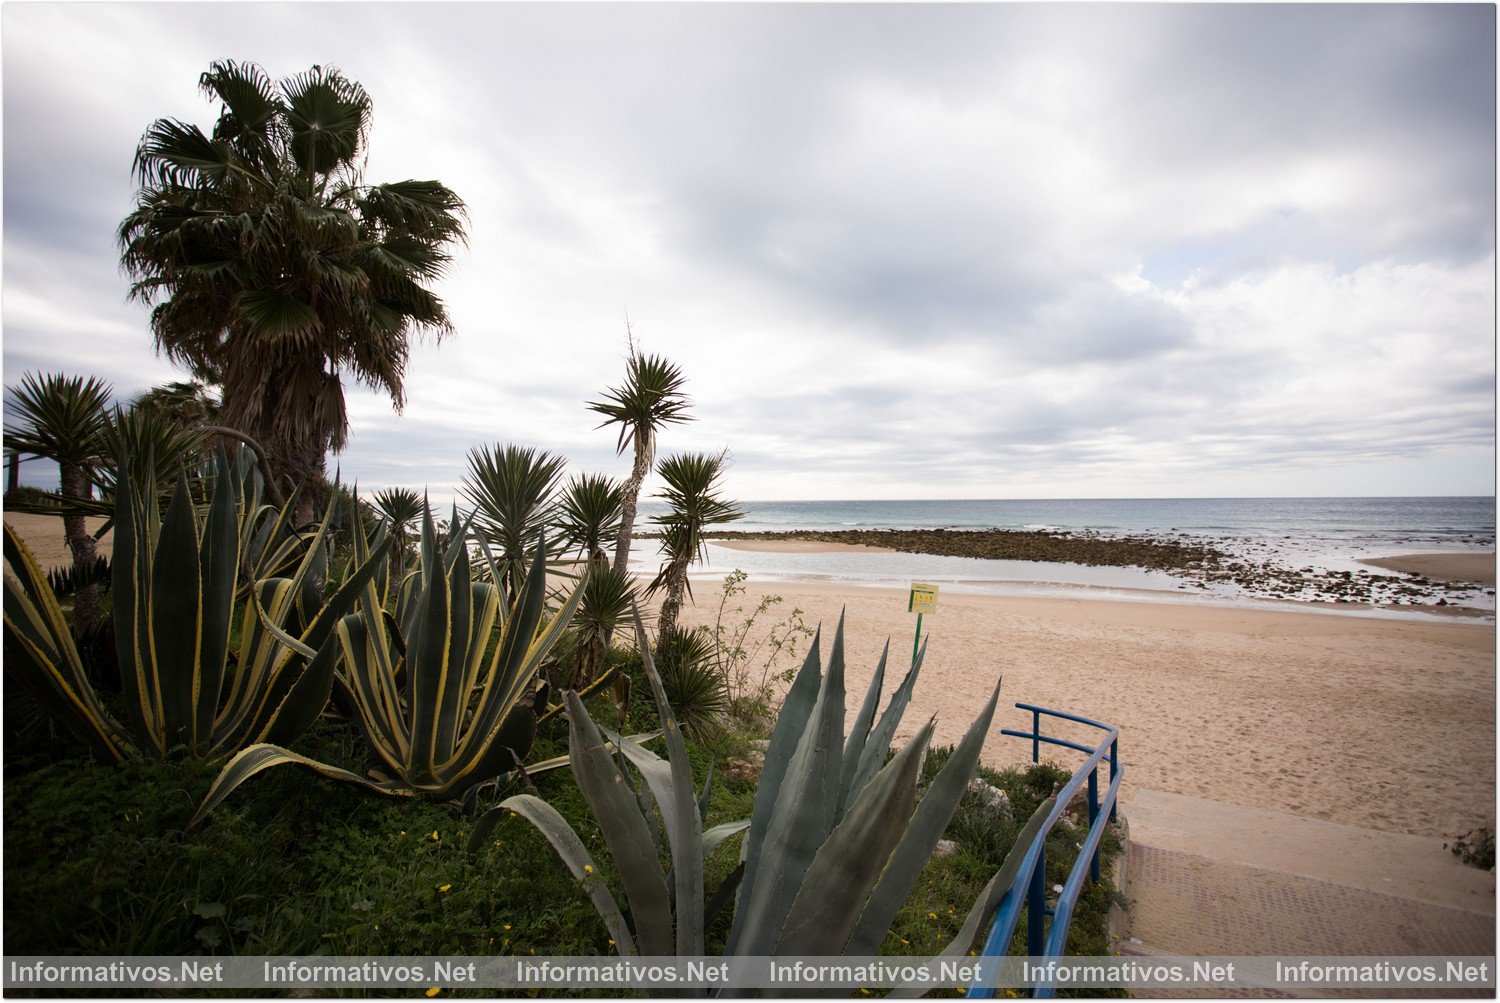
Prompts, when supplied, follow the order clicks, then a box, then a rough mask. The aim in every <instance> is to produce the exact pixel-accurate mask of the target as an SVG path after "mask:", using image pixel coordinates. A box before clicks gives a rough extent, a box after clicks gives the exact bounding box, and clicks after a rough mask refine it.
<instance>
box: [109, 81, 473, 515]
mask: <svg viewBox="0 0 1500 1003" xmlns="http://www.w3.org/2000/svg"><path fill="white" fill-rule="evenodd" d="M199 86H200V88H201V89H202V90H203V91H204V93H205V94H207V95H208V96H209V97H210V99H212V100H216V101H218V102H219V103H220V109H219V117H218V120H217V122H215V124H214V127H213V131H212V134H211V135H205V134H204V133H203V132H202V131H201V130H200V129H199V128H198V127H197V126H196V125H192V124H190V123H186V122H181V121H178V120H175V119H165V118H164V119H158V120H157V121H156V122H154V123H152V124H151V126H150V127H149V128H148V129H147V130H146V133H145V135H144V136H143V137H142V139H141V142H140V145H139V146H138V147H137V149H136V155H135V169H134V171H135V177H136V179H137V182H138V183H139V185H140V190H139V192H138V193H137V200H136V207H135V209H134V211H132V212H131V213H130V215H128V216H127V217H126V218H125V220H124V221H123V222H122V223H121V224H120V229H119V240H120V246H121V249H122V258H121V261H122V264H123V266H124V268H125V270H126V271H127V272H128V273H129V275H130V277H131V278H132V279H133V280H134V281H133V285H132V286H131V296H132V297H134V298H136V299H138V300H141V301H143V302H145V303H147V304H150V305H151V306H152V307H153V309H152V312H151V331H152V335H153V337H154V339H155V343H156V347H157V349H158V350H159V351H162V352H165V353H166V355H167V357H168V358H170V359H171V360H172V361H174V362H177V363H179V364H181V365H184V366H186V367H188V369H189V370H190V371H191V373H192V375H193V376H194V378H196V379H200V380H204V381H206V382H209V383H213V384H217V385H220V386H222V387H223V388H224V394H223V403H222V412H223V421H224V423H225V424H227V425H229V426H231V427H232V428H234V429H237V430H239V431H240V432H242V433H244V434H246V435H248V436H251V437H253V438H254V439H255V440H257V441H258V442H259V443H261V444H263V445H264V447H265V449H266V451H267V453H268V454H269V457H268V459H269V464H270V467H271V469H272V470H273V472H274V475H275V476H276V477H277V478H290V479H291V480H292V482H293V483H299V482H302V483H306V484H307V488H308V489H307V490H305V491H304V492H303V494H302V496H301V502H300V505H299V516H301V517H308V518H310V516H311V513H312V506H313V503H314V498H313V495H314V494H315V493H316V491H317V490H320V489H321V484H322V479H323V469H324V467H323V465H324V455H325V454H326V453H327V452H328V451H329V450H332V451H334V452H338V451H339V450H341V449H342V448H343V447H344V445H345V442H346V441H347V437H348V429H349V423H348V416H347V413H346V411H345V405H344V386H343V378H344V377H345V376H346V375H347V376H349V377H351V378H352V379H354V380H355V381H356V382H358V383H360V384H363V385H365V386H368V387H371V388H372V389H376V390H380V391H384V392H385V393H387V394H389V395H390V398H391V403H392V406H394V407H395V408H396V409H397V410H398V411H399V410H400V409H401V407H402V404H403V403H404V401H405V384H404V378H405V371H406V360H407V356H408V354H409V352H410V347H411V342H412V340H413V338H414V337H417V336H421V335H424V334H430V335H433V336H435V337H441V336H442V335H443V334H445V333H447V332H448V331H450V330H451V325H450V322H449V318H448V312H447V309H446V307H445V306H444V305H443V303H442V301H441V300H439V299H438V298H437V297H436V296H435V295H433V293H432V291H431V290H430V289H429V288H427V284H428V283H430V282H432V281H433V280H435V279H436V278H438V277H439V276H440V275H441V274H442V273H443V271H444V269H445V268H446V266H447V264H448V262H449V260H450V255H449V253H448V251H447V248H448V246H449V245H450V244H451V243H453V242H455V241H460V242H461V241H462V240H463V239H464V205H463V202H462V201H460V200H459V198H458V196H457V195H455V194H454V193H453V192H452V191H450V190H449V189H448V188H447V187H446V186H444V185H443V184H442V183H441V182H438V181H399V182H394V183H389V184H380V185H367V184H364V183H363V179H362V167H363V164H364V159H365V148H366V143H367V140H368V137H369V129H370V115H371V108H372V106H371V101H370V97H369V95H367V94H366V93H365V91H364V89H363V88H362V87H360V85H359V84H358V83H355V82H354V81H352V80H349V79H347V78H345V77H344V76H343V75H342V74H341V73H340V72H339V71H338V70H336V69H333V68H324V67H320V66H314V67H313V68H312V69H310V70H308V71H307V72H305V73H299V74H297V75H296V76H293V77H288V78H287V79H285V80H282V81H280V82H276V83H273V82H272V80H271V78H270V77H269V76H267V75H266V72H265V71H264V70H262V69H261V68H260V67H259V66H256V65H254V64H252V63H235V62H230V61H226V62H216V63H213V64H211V65H210V67H209V70H208V72H207V73H204V74H203V76H202V77H201V78H200V80H199Z"/></svg>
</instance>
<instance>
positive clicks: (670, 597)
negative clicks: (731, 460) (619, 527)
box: [647, 453, 745, 657]
mask: <svg viewBox="0 0 1500 1003" xmlns="http://www.w3.org/2000/svg"><path fill="white" fill-rule="evenodd" d="M726 459H727V457H726V454H724V453H719V454H718V455H714V454H711V453H678V454H676V455H673V456H669V457H667V458H666V459H665V460H663V461H662V462H661V466H660V467H659V468H658V470H657V472H658V473H660V474H661V478H662V480H663V481H665V482H666V487H665V489H663V490H662V492H661V494H659V495H658V496H657V497H659V498H662V499H664V500H665V501H666V502H667V504H668V505H670V506H671V508H670V509H669V510H668V512H667V514H666V515H664V516H658V517H657V518H656V519H653V520H652V521H653V522H655V523H656V524H657V525H659V526H661V528H662V553H663V555H664V556H665V557H666V561H665V562H664V563H663V564H662V566H661V570H660V571H658V572H657V574H656V577H655V578H654V579H652V581H651V584H650V586H649V587H648V588H647V591H648V592H649V593H653V594H654V593H656V592H659V591H663V590H665V592H666V595H665V596H664V597H663V598H662V603H661V612H660V613H659V614H658V616H657V626H656V650H657V654H658V655H659V656H662V657H665V656H666V655H667V653H668V651H669V649H670V646H671V643H672V636H673V635H674V634H676V633H677V616H678V614H679V613H680V612H681V610H682V600H683V597H684V596H685V595H691V594H692V589H691V588H690V587H689V585H688V577H687V574H688V568H689V567H690V566H691V565H692V564H693V562H694V561H698V560H702V559H703V558H704V557H706V556H707V554H706V551H707V541H706V540H705V538H704V531H705V530H707V529H708V528H709V527H710V526H717V525H720V524H722V523H726V522H733V521H734V520H735V519H740V518H743V517H744V515H745V513H744V512H742V511H741V510H739V509H737V508H735V506H734V502H732V501H728V500H726V499H724V498H721V497H720V496H719V493H718V491H719V478H720V477H721V476H723V473H724V468H725V464H726Z"/></svg>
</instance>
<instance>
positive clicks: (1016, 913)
mask: <svg viewBox="0 0 1500 1003" xmlns="http://www.w3.org/2000/svg"><path fill="white" fill-rule="evenodd" d="M1016 707H1017V708H1019V709H1020V710H1026V711H1030V712H1031V730H1030V731H1013V730H1011V729H1010V728H1002V729H1001V730H1000V734H1002V735H1010V736H1012V737H1014V738H1029V739H1031V761H1032V762H1033V763H1036V762H1040V761H1041V752H1042V743H1043V742H1045V743H1047V744H1048V745H1060V746H1062V747H1063V748H1066V749H1074V750H1076V751H1078V752H1083V753H1087V754H1088V757H1089V758H1088V759H1087V760H1086V761H1085V762H1084V764H1083V765H1082V766H1080V767H1079V768H1078V770H1077V772H1075V773H1074V774H1073V777H1072V779H1070V780H1069V781H1068V782H1067V783H1066V784H1064V785H1063V787H1062V790H1060V791H1058V792H1057V802H1056V804H1054V805H1053V806H1052V811H1051V813H1050V814H1048V816H1047V820H1046V821H1045V822H1044V823H1043V824H1042V827H1041V828H1040V829H1039V830H1037V833H1036V837H1035V838H1034V839H1032V841H1031V845H1030V846H1028V847H1027V848H1026V855H1025V856H1024V857H1023V858H1022V859H1021V868H1020V870H1019V871H1017V872H1016V876H1015V879H1014V880H1013V881H1011V884H1010V887H1009V888H1007V889H1006V890H1005V895H1004V897H1002V898H1001V899H1000V905H999V907H998V908H997V909H996V910H995V921H994V923H992V924H991V925H990V932H989V936H988V937H986V938H985V941H984V956H985V957H987V958H990V957H1004V956H1005V955H1006V954H1008V953H1009V952H1010V942H1011V938H1012V937H1014V936H1015V933H1016V925H1017V923H1018V922H1019V921H1020V918H1021V907H1022V906H1023V905H1024V906H1026V953H1027V954H1028V955H1030V956H1032V957H1051V958H1055V957H1061V956H1062V953H1063V948H1064V946H1065V945H1066V943H1067V939H1068V924H1069V923H1071V922H1072V919H1073V906H1074V905H1076V904H1077V902H1078V893H1079V892H1080V891H1082V890H1083V879H1084V875H1085V874H1087V875H1088V877H1089V878H1090V879H1091V880H1093V881H1098V880H1099V879H1100V867H1099V843H1100V841H1101V840H1102V839H1103V837H1104V827H1105V824H1106V822H1113V821H1115V819H1116V811H1117V806H1116V802H1117V800H1118V798H1119V794H1120V779H1121V777H1122V776H1123V775H1124V770H1123V768H1122V767H1121V765H1120V729H1119V728H1116V727H1115V726H1114V725H1112V724H1105V723H1104V722H1102V721H1095V720H1093V719H1092V718H1087V717H1080V716H1079V715H1077V714H1069V713H1066V712H1064V711H1060V710H1052V709H1050V708H1047V707H1038V706H1036V705H1035V704H1029V703H1018V704H1016ZM1044 714H1045V715H1046V716H1048V717H1055V718H1061V719H1062V720H1065V721H1074V722H1077V723H1078V724H1083V725H1088V726H1089V727H1091V728H1098V729H1099V730H1100V731H1102V732H1104V737H1103V740H1102V741H1101V742H1100V743H1099V744H1098V745H1096V746H1092V747H1090V746H1087V745H1082V744H1080V743H1078V742H1070V741H1068V740H1067V739H1065V738H1057V737H1054V736H1051V735H1044V734H1042V715H1044ZM1105 762H1107V763H1109V788H1108V790H1107V791H1106V792H1105V795H1104V798H1103V800H1102V801H1101V800H1100V798H1099V767H1100V765H1101V764H1103V763H1105ZM1085 781H1087V782H1088V805H1089V834H1088V836H1087V838H1085V839H1084V841H1083V845H1082V848H1081V849H1080V850H1079V851H1078V859H1077V860H1076V861H1075V862H1074V863H1073V870H1072V871H1070V872H1069V874H1068V878H1067V881H1066V882H1064V884H1063V888H1062V891H1061V892H1060V893H1059V894H1058V896H1057V904H1056V905H1055V906H1054V907H1052V908H1048V907H1047V836H1048V834H1049V833H1051V832H1052V827H1053V826H1054V825H1055V824H1057V820H1058V819H1059V818H1061V817H1062V815H1063V812H1065V811H1067V809H1068V804H1069V803H1070V802H1071V801H1072V800H1073V795H1075V794H1077V793H1078V788H1079V787H1081V786H1082V785H1083V784H1084V782H1085ZM1085 863H1087V867H1085ZM1049 916H1050V917H1051V918H1052V924H1051V927H1050V929H1049V928H1048V927H1047V917H1049ZM1056 992H1057V990H1056V987H1055V986H1053V985H1050V984H1048V983H1040V984H1038V985H1037V987H1036V988H1035V990H1034V991H1033V992H1032V995H1033V996H1034V997H1036V998H1038V999H1050V998H1051V997H1053V996H1054V995H1056ZM994 996H995V989H994V987H993V986H981V985H975V986H971V987H970V988H969V992H968V997H969V998H970V999H993V998H994Z"/></svg>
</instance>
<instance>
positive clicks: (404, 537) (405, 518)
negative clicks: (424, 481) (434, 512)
mask: <svg viewBox="0 0 1500 1003" xmlns="http://www.w3.org/2000/svg"><path fill="white" fill-rule="evenodd" d="M372 501H373V503H374V505H375V511H376V512H379V513H380V514H381V515H382V516H384V517H385V519H386V520H387V521H388V522H389V523H390V531H391V535H392V536H394V537H395V538H396V542H395V544H394V546H392V548H391V565H392V567H391V574H392V575H393V576H394V577H395V579H396V581H397V582H400V581H401V579H402V577H403V569H404V568H405V566H406V552H407V550H408V549H409V546H408V534H409V533H410V532H411V528H412V525H413V524H414V523H415V522H416V521H417V520H418V519H420V518H421V517H422V496H421V495H419V494H417V492H416V491H414V490H412V489H411V488H386V489H385V490H384V491H377V492H375V497H374V498H373V499H372Z"/></svg>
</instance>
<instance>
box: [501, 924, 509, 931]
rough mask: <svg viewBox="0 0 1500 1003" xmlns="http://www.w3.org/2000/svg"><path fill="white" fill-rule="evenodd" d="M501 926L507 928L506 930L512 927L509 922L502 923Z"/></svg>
mask: <svg viewBox="0 0 1500 1003" xmlns="http://www.w3.org/2000/svg"><path fill="white" fill-rule="evenodd" d="M500 926H501V928H502V929H505V930H509V929H510V924H509V923H502V924H500Z"/></svg>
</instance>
